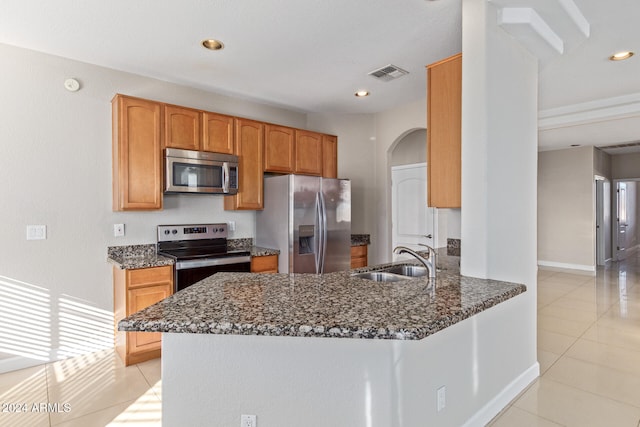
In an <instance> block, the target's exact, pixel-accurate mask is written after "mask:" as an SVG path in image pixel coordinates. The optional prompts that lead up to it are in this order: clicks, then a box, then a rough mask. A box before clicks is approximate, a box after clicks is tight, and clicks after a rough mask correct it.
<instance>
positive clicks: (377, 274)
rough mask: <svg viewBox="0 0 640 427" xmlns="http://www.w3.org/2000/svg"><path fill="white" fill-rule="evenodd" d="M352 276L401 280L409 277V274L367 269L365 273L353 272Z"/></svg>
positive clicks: (375, 279) (383, 280)
mask: <svg viewBox="0 0 640 427" xmlns="http://www.w3.org/2000/svg"><path fill="white" fill-rule="evenodd" d="M351 276H353V277H359V278H361V279H367V280H373V281H375V282H399V281H401V280H408V279H409V277H407V276H400V275H398V274H393V273H388V272H385V271H365V272H364V273H353V274H352V275H351Z"/></svg>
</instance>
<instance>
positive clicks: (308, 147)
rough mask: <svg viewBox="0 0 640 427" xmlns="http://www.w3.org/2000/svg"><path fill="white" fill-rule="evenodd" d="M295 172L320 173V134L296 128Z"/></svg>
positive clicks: (318, 174)
mask: <svg viewBox="0 0 640 427" xmlns="http://www.w3.org/2000/svg"><path fill="white" fill-rule="evenodd" d="M294 171H295V173H301V174H305V175H317V176H320V175H322V135H321V134H319V133H315V132H309V131H306V130H296V161H295V169H294Z"/></svg>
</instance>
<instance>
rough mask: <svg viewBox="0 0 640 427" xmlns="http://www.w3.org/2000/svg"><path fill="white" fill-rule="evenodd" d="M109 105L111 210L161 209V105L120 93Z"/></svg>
mask: <svg viewBox="0 0 640 427" xmlns="http://www.w3.org/2000/svg"><path fill="white" fill-rule="evenodd" d="M111 104H112V114H113V117H112V125H113V134H112V136H113V159H112V167H113V210H114V211H127V210H157V209H162V149H161V143H162V142H161V118H162V116H161V114H162V104H159V103H157V102H153V101H148V100H145V99H138V98H133V97H128V96H124V95H116V96H115V97H114V98H113V100H112V101H111Z"/></svg>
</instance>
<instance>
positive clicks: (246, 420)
mask: <svg viewBox="0 0 640 427" xmlns="http://www.w3.org/2000/svg"><path fill="white" fill-rule="evenodd" d="M240 427H257V423H256V416H255V415H240Z"/></svg>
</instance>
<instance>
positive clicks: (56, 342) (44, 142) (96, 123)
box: [0, 45, 364, 371]
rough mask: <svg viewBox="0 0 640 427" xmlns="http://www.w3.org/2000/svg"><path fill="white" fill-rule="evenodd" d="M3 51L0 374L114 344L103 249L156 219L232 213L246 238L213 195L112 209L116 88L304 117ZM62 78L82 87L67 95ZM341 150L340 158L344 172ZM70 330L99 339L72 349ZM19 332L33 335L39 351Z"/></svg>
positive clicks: (274, 117)
mask: <svg viewBox="0 0 640 427" xmlns="http://www.w3.org/2000/svg"><path fill="white" fill-rule="evenodd" d="M0 59H1V62H2V71H1V74H2V77H3V78H2V80H1V81H0V93H2V102H1V103H0V117H2V125H1V126H0V141H1V143H0V144H1V146H2V156H0V181H2V182H3V183H4V185H3V186H2V190H0V200H1V201H2V208H1V209H0V236H2V245H0V301H1V300H3V299H4V300H5V301H7V300H9V306H10V307H15V308H16V309H17V311H16V312H13V311H11V310H10V309H6V310H5V307H6V306H3V307H2V309H1V310H0V324H2V325H3V326H2V331H3V333H5V334H8V335H9V336H10V338H9V339H7V338H2V337H0V359H2V362H0V371H3V370H8V369H13V368H16V367H20V366H25V365H29V364H36V363H41V362H42V361H44V360H49V359H55V358H58V357H64V356H65V355H69V354H74V353H76V352H82V351H86V350H90V349H92V348H100V347H104V346H110V345H111V343H112V327H113V326H112V320H111V319H112V309H113V305H112V304H113V303H112V298H113V297H112V295H113V287H112V283H111V266H110V265H109V264H108V263H107V261H106V253H107V246H113V245H125V244H140V243H155V240H156V237H155V227H156V225H158V224H163V223H165V224H166V223H191V222H200V221H220V222H225V221H228V220H235V221H236V222H237V230H238V231H237V232H235V233H234V235H233V236H232V237H252V236H253V235H254V228H255V224H254V222H255V221H254V218H255V214H254V213H253V212H228V211H224V210H223V199H222V197H219V196H184V195H183V196H170V197H167V198H165V208H164V210H163V211H158V212H112V210H111V102H110V101H111V99H112V97H113V96H114V95H115V94H116V93H124V94H128V95H133V96H139V97H142V98H148V99H154V100H158V101H166V102H170V103H174V104H178V105H185V106H189V107H195V108H202V109H206V110H209V111H217V112H221V113H227V114H232V115H237V116H241V117H248V118H252V119H257V120H264V121H269V122H273V123H279V124H283V125H288V126H294V127H299V128H304V127H306V125H307V122H306V120H307V117H306V115H305V114H301V113H298V112H293V111H289V110H285V109H282V108H276V107H272V106H266V105H260V104H257V103H254V102H249V101H246V100H241V99H235V98H230V97H227V96H221V95H218V94H214V93H206V92H202V91H200V90H196V89H191V88H187V87H183V86H178V85H174V84H169V83H166V82H162V81H159V80H153V79H149V78H145V77H141V76H137V75H133V74H128V73H123V72H119V71H114V70H111V69H106V68H102V67H97V66H92V65H88V64H84V63H79V62H75V61H71V60H67V59H63V58H59V57H54V56H49V55H44V54H40V53H36V52H33V51H29V50H24V49H19V48H15V47H10V46H6V45H0ZM68 77H75V78H77V79H78V80H79V81H80V82H81V84H82V89H81V90H80V91H78V92H75V93H71V92H68V91H66V90H65V89H64V87H63V82H64V80H65V79H66V78H68ZM317 129H318V130H321V131H325V130H326V131H331V129H328V130H327V129H322V127H321V126H320V127H318V128H317ZM349 158H350V156H348V155H347V156H342V158H341V164H340V167H341V169H343V170H344V169H345V168H348V164H345V163H348V159H349ZM360 210H361V211H362V210H364V209H360ZM356 211H358V209H357V208H356ZM114 223H124V224H125V227H126V228H125V229H126V236H125V237H124V238H115V237H113V234H112V229H113V224H114ZM28 224H44V225H46V226H47V239H46V240H41V241H26V239H25V233H26V232H25V227H26V226H27V225H28ZM20 295H22V297H21V296H20ZM18 301H23V302H22V304H23V305H22V306H19V305H18ZM40 301H41V303H40ZM74 307H75V308H74ZM81 308H82V309H85V314H82V312H81V311H80V309H81ZM69 312H73V314H74V315H77V316H84V317H89V318H91V319H94V320H96V323H95V324H93V326H92V325H91V324H90V323H89V322H86V321H76V320H69V319H72V318H71V317H69V316H66V315H63V313H69ZM29 318H32V319H33V320H34V322H38V323H36V324H33V325H31V324H30V323H28V320H29ZM16 322H17V323H16ZM25 325H27V326H25ZM29 325H31V326H29ZM66 330H70V331H71V334H72V335H76V336H77V335H78V334H81V333H83V332H87V333H88V334H89V335H90V336H92V337H94V338H96V339H97V341H96V342H95V343H94V345H93V346H90V345H88V341H86V342H83V343H82V344H80V345H79V348H72V347H74V345H73V344H72V343H71V339H70V338H69V337H68V336H67V335H65V331H66ZM20 334H22V338H19V335H20ZM23 340H24V341H23ZM26 340H35V341H36V345H35V348H30V347H29V346H28V345H27V344H26ZM61 347H64V348H66V350H64V349H61Z"/></svg>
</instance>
